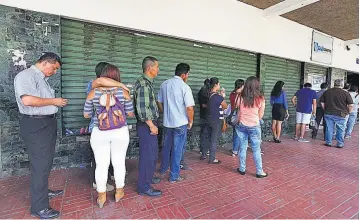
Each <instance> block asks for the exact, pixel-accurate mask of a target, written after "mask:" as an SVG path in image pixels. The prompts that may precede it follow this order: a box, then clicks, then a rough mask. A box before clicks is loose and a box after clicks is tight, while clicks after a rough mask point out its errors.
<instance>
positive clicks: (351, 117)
mask: <svg viewBox="0 0 360 220" xmlns="http://www.w3.org/2000/svg"><path fill="white" fill-rule="evenodd" d="M356 118H357V112H351V113H350V115H349V118H348V121H347V125H346V131H345V136H351V133H352V131H353V128H354V125H355V122H356Z"/></svg>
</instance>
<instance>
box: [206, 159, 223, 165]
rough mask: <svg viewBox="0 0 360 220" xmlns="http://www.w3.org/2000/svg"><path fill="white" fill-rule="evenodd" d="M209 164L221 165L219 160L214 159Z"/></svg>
mask: <svg viewBox="0 0 360 220" xmlns="http://www.w3.org/2000/svg"><path fill="white" fill-rule="evenodd" d="M209 163H210V164H219V163H221V160H218V159H215V160H213V161H210V162H209Z"/></svg>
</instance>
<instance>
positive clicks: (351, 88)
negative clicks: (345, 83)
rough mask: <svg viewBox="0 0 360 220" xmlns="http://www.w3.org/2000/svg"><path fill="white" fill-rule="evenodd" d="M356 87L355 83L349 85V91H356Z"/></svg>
mask: <svg viewBox="0 0 360 220" xmlns="http://www.w3.org/2000/svg"><path fill="white" fill-rule="evenodd" d="M357 90H358V87H357V86H356V85H351V87H350V90H349V92H356V91H357Z"/></svg>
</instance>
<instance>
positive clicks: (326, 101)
mask: <svg viewBox="0 0 360 220" xmlns="http://www.w3.org/2000/svg"><path fill="white" fill-rule="evenodd" d="M320 102H321V105H322V107H323V108H324V109H325V120H326V127H327V130H326V137H325V141H326V143H325V145H326V146H328V147H331V144H332V134H333V132H334V125H335V126H336V141H337V145H336V147H337V148H343V147H344V135H345V128H346V116H347V115H348V114H349V112H351V111H352V108H353V100H352V98H351V96H350V94H349V92H347V91H345V90H343V89H341V80H335V82H334V88H331V89H328V90H327V91H326V92H324V94H323V95H322V96H321V98H320Z"/></svg>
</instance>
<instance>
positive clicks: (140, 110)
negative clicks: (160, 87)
mask: <svg viewBox="0 0 360 220" xmlns="http://www.w3.org/2000/svg"><path fill="white" fill-rule="evenodd" d="M153 82H154V80H153V79H151V78H149V77H148V76H147V75H145V74H144V75H143V76H141V77H140V78H139V79H138V80H136V82H135V85H134V104H135V114H136V118H137V120H138V121H142V122H145V121H148V120H155V121H156V120H157V119H158V118H159V109H158V106H157V104H156V98H155V93H154V88H153Z"/></svg>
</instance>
